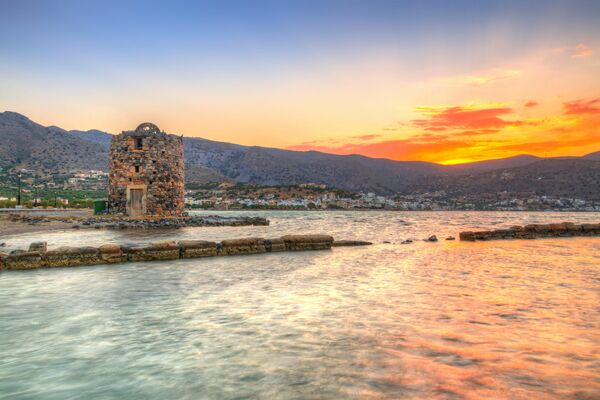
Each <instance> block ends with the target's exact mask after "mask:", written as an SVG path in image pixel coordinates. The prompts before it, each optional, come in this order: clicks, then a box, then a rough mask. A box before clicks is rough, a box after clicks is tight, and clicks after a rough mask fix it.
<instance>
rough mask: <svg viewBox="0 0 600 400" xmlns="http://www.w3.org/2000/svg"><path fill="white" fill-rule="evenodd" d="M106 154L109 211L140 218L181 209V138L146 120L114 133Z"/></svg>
mask: <svg viewBox="0 0 600 400" xmlns="http://www.w3.org/2000/svg"><path fill="white" fill-rule="evenodd" d="M109 157H110V159H109V187H108V206H109V212H110V213H113V214H126V215H128V216H133V217H140V216H150V215H157V216H175V215H179V214H181V213H182V212H183V209H184V206H185V204H184V193H185V190H184V160H183V137H181V136H175V135H169V134H166V133H164V132H161V131H160V129H159V128H158V127H157V126H156V125H154V124H152V123H148V122H146V123H143V124H141V125H140V126H138V127H137V128H136V129H135V130H134V131H124V132H122V133H121V134H119V135H115V136H113V138H112V141H111V146H110V155H109Z"/></svg>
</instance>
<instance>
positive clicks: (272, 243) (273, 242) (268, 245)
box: [265, 238, 285, 252]
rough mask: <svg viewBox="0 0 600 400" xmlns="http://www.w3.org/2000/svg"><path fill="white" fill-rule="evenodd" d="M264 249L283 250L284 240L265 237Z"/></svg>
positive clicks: (269, 250) (268, 250)
mask: <svg viewBox="0 0 600 400" xmlns="http://www.w3.org/2000/svg"><path fill="white" fill-rule="evenodd" d="M265 249H266V250H267V252H280V251H285V242H284V241H283V240H282V239H279V238H277V239H267V240H265Z"/></svg>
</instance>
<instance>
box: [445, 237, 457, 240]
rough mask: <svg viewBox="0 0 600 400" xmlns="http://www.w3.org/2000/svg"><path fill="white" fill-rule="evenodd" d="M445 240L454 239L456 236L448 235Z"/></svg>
mask: <svg viewBox="0 0 600 400" xmlns="http://www.w3.org/2000/svg"><path fill="white" fill-rule="evenodd" d="M446 240H456V238H455V237H454V236H448V237H447V238H446Z"/></svg>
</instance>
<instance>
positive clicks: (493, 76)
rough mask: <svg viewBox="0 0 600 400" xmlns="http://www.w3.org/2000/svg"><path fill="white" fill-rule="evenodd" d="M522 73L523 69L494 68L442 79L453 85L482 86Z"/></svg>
mask: <svg viewBox="0 0 600 400" xmlns="http://www.w3.org/2000/svg"><path fill="white" fill-rule="evenodd" d="M519 75H521V71H518V70H509V69H499V68H494V69H492V70H490V71H488V72H487V73H484V74H481V75H465V76H454V77H451V78H444V79H441V81H442V82H443V83H446V84H449V85H451V86H482V85H487V84H488V83H491V82H495V81H498V80H502V79H508V78H514V77H516V76H519Z"/></svg>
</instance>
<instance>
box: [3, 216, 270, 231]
mask: <svg viewBox="0 0 600 400" xmlns="http://www.w3.org/2000/svg"><path fill="white" fill-rule="evenodd" d="M12 221H14V222H16V221H20V222H23V223H27V224H37V223H46V222H50V221H58V222H67V223H69V224H73V226H72V228H73V229H79V228H94V229H102V228H106V229H151V228H172V229H179V228H184V227H186V226H248V225H255V226H258V225H269V220H267V219H266V218H262V217H245V216H237V217H234V216H231V217H230V216H220V215H206V216H181V217H170V218H166V217H165V218H163V217H146V218H128V217H120V216H97V217H89V218H77V217H40V216H30V215H19V214H14V215H13V216H12Z"/></svg>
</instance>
